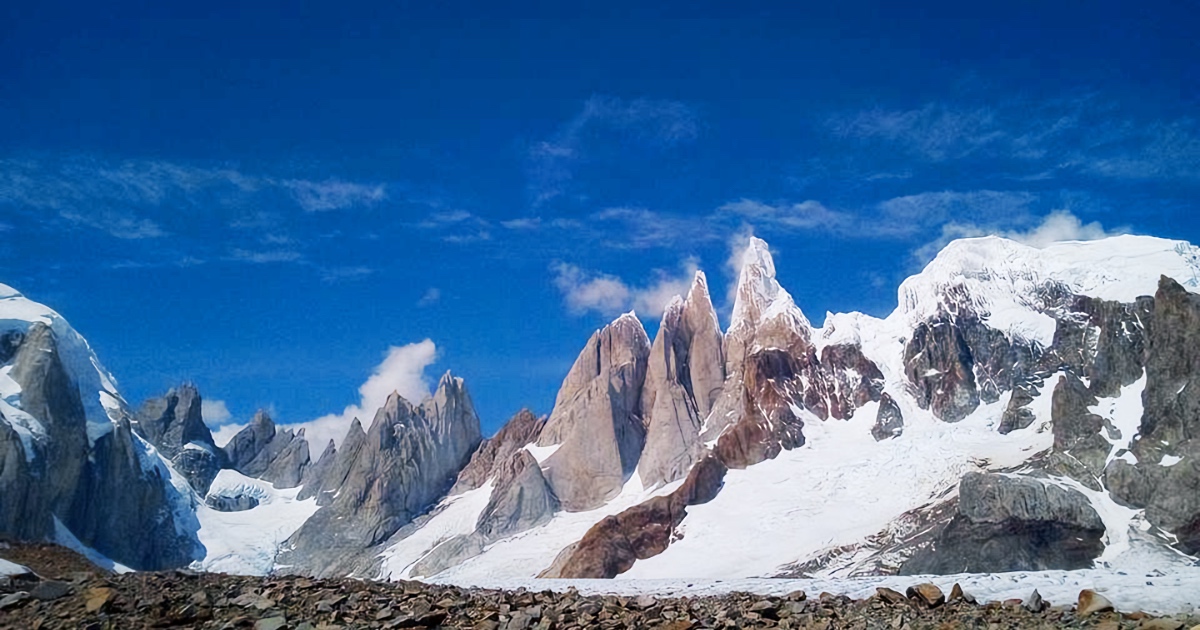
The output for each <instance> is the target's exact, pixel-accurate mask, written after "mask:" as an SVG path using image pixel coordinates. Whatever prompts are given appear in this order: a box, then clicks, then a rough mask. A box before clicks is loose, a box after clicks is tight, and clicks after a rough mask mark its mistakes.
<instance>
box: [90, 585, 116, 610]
mask: <svg viewBox="0 0 1200 630" xmlns="http://www.w3.org/2000/svg"><path fill="white" fill-rule="evenodd" d="M116 595H117V592H116V591H114V590H113V589H111V588H107V587H100V588H90V589H88V590H87V591H86V592H85V593H84V594H83V596H84V599H85V601H86V603H85V604H84V610H86V611H87V612H89V613H94V612H97V611H100V610H104V609H105V608H107V607H108V605H109V604H110V603H112V600H113V598H114V597H116Z"/></svg>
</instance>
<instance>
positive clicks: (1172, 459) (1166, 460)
mask: <svg viewBox="0 0 1200 630" xmlns="http://www.w3.org/2000/svg"><path fill="white" fill-rule="evenodd" d="M1181 461H1183V458H1182V457H1176V456H1174V455H1163V456H1162V461H1160V462H1158V465H1159V466H1163V467H1170V466H1174V465H1175V464H1178V463H1179V462H1181Z"/></svg>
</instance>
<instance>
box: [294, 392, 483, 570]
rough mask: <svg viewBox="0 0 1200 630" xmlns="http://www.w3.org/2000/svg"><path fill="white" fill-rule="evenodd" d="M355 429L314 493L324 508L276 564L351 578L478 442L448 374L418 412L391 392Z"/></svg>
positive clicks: (475, 420) (423, 507)
mask: <svg viewBox="0 0 1200 630" xmlns="http://www.w3.org/2000/svg"><path fill="white" fill-rule="evenodd" d="M356 428H357V432H361V426H357V425H356V426H352V427H351V432H350V434H349V435H348V436H347V438H346V440H345V442H343V448H342V451H341V452H339V453H338V459H337V460H336V461H335V463H334V465H333V467H332V468H331V469H330V475H331V477H327V478H326V479H325V480H323V482H322V483H321V484H320V490H318V491H317V492H318V494H317V495H316V496H317V497H318V505H323V507H322V508H321V509H319V510H317V512H316V513H315V514H314V515H313V516H312V517H311V518H309V520H308V521H306V522H305V523H304V525H303V526H302V527H301V528H300V529H299V530H298V531H297V532H296V533H295V534H293V535H292V537H291V538H290V539H289V540H288V543H287V546H288V549H287V550H286V551H285V552H284V553H283V554H282V555H281V560H280V562H281V564H292V565H297V566H304V567H313V571H314V572H316V573H320V574H326V575H337V574H341V575H345V574H348V573H350V572H351V571H352V570H353V569H354V568H355V567H357V566H360V564H359V563H361V562H363V561H364V560H363V556H364V555H369V552H368V553H366V554H364V552H365V551H366V550H368V549H370V548H372V547H374V546H376V545H379V544H380V543H383V542H384V541H386V540H387V539H388V538H389V537H390V536H392V534H394V533H395V532H396V531H397V530H399V529H400V528H401V527H402V526H404V525H406V524H407V523H409V522H411V521H412V520H413V519H414V518H416V517H417V516H419V515H421V514H422V513H424V512H426V511H427V510H429V509H430V508H431V507H433V505H434V504H435V503H436V502H437V501H438V499H440V498H441V497H443V496H445V494H446V492H448V491H449V490H450V488H451V487H452V486H453V485H454V481H455V478H456V476H457V475H458V473H459V471H460V470H462V468H463V467H464V466H465V465H466V464H467V462H468V459H469V458H470V456H471V453H472V452H474V451H475V449H476V447H477V446H478V445H479V442H480V434H479V417H478V416H477V415H476V414H475V407H474V404H473V403H472V402H471V397H470V395H469V394H468V393H467V390H466V387H465V386H464V385H463V382H462V379H460V378H456V377H453V376H451V375H450V374H449V373H447V374H445V375H444V376H442V378H441V380H440V381H439V382H438V388H437V391H436V393H435V394H434V395H433V397H432V398H430V399H428V400H426V401H425V402H423V403H421V405H420V406H413V405H412V404H411V403H409V402H408V401H406V400H404V399H403V398H401V397H400V395H399V394H397V393H395V392H393V393H392V395H391V396H389V397H388V399H387V402H386V403H385V404H384V406H383V407H382V408H380V409H379V411H378V412H377V413H376V414H375V419H374V421H372V423H371V428H370V430H369V431H368V432H367V433H366V434H365V435H364V436H362V437H361V438H360V437H359V435H358V433H357V432H356ZM343 470H344V471H345V475H344V477H343V478H342V480H341V481H340V483H338V484H337V485H336V486H335V485H334V483H333V479H334V478H336V477H337V476H340V475H341V474H342V471H343ZM331 490H332V491H333V492H332V493H331V492H330V491H331Z"/></svg>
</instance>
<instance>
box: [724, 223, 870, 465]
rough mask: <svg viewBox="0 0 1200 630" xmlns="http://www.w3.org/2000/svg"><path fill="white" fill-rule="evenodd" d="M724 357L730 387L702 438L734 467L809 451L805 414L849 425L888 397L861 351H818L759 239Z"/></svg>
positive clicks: (846, 347)
mask: <svg viewBox="0 0 1200 630" xmlns="http://www.w3.org/2000/svg"><path fill="white" fill-rule="evenodd" d="M724 354H725V374H726V379H725V385H724V388H723V389H722V392H721V395H720V396H719V397H718V398H717V401H716V403H715V404H714V405H713V410H712V412H711V413H710V414H709V416H708V418H707V419H706V421H705V424H704V429H703V433H702V439H703V440H704V441H705V442H708V441H711V440H716V441H717V444H716V448H715V452H716V454H717V456H718V457H719V458H720V459H721V461H722V462H724V463H725V464H726V465H727V466H730V467H734V468H744V467H746V466H750V465H753V464H756V463H758V462H761V461H764V460H766V459H771V458H773V457H775V456H776V455H778V454H779V452H780V451H782V450H788V449H793V448H797V447H799V446H802V445H803V444H804V434H803V426H804V422H803V420H802V419H801V417H800V415H799V413H798V410H803V411H807V412H809V413H811V414H812V415H813V416H815V417H816V418H818V419H821V420H825V419H828V418H836V419H846V418H849V417H850V416H851V415H853V413H854V411H855V409H857V408H858V407H859V406H861V405H862V404H864V403H865V402H866V401H869V400H878V397H879V395H880V394H881V393H882V377H883V375H882V373H881V372H880V371H879V369H878V367H877V366H875V365H874V364H873V363H872V362H871V361H869V360H868V359H867V358H866V357H865V356H863V355H862V352H861V349H859V348H858V347H857V346H854V345H853V344H833V345H830V346H826V347H825V348H824V349H823V350H822V351H821V352H820V353H818V348H817V345H816V344H815V343H814V342H813V339H812V326H811V324H810V323H809V321H808V319H807V318H806V317H805V316H804V313H803V312H801V311H800V309H799V308H798V307H797V306H796V304H795V302H794V301H793V300H792V297H791V295H789V294H788V292H787V291H786V290H784V289H783V287H781V286H780V285H779V282H778V280H776V278H775V263H774V260H773V259H772V257H771V254H770V252H769V251H768V250H767V245H766V243H764V242H763V241H761V240H759V239H756V238H751V240H750V244H749V246H748V247H747V249H746V251H745V252H744V254H743V257H742V269H741V273H740V275H739V277H738V287H737V294H736V297H735V301H734V308H733V317H732V319H731V323H730V325H729V330H728V332H727V333H726V335H725V353H724Z"/></svg>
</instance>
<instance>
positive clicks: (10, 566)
mask: <svg viewBox="0 0 1200 630" xmlns="http://www.w3.org/2000/svg"><path fill="white" fill-rule="evenodd" d="M30 573H33V571H30V570H29V567H26V566H23V565H20V564H17V563H15V562H9V561H8V560H5V559H4V558H0V576H9V575H28V574H30Z"/></svg>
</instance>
